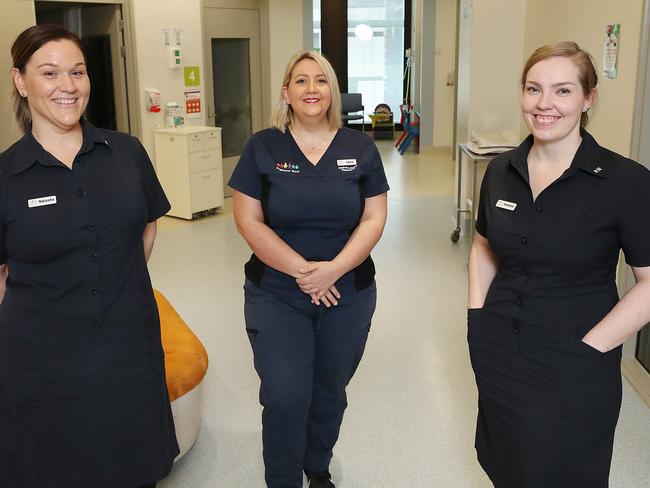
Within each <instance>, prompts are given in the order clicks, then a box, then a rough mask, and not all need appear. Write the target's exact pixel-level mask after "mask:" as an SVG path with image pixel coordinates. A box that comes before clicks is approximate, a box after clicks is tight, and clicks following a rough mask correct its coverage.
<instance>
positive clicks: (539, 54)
mask: <svg viewBox="0 0 650 488" xmlns="http://www.w3.org/2000/svg"><path fill="white" fill-rule="evenodd" d="M554 57H560V58H570V59H571V60H572V61H573V62H574V63H575V65H576V66H577V67H578V79H579V80H580V85H581V86H582V91H583V94H584V96H585V98H586V97H588V96H590V95H591V94H592V93H593V92H594V90H595V89H596V85H597V84H598V75H597V74H596V68H595V66H594V64H595V63H594V59H593V58H592V57H591V54H589V53H588V52H587V51H585V50H584V49H582V48H580V47H579V46H578V45H577V44H576V43H575V42H573V41H562V42H554V43H552V44H546V45H545V46H542V47H540V48H537V49H536V50H535V52H533V54H531V55H530V57H529V58H528V61H526V65H525V66H524V70H523V72H522V73H521V87H522V89H523V88H524V87H525V86H526V76H527V75H528V71H529V70H530V68H532V67H533V66H534V65H535V64H537V63H539V62H540V61H544V60H545V59H549V58H554ZM587 122H589V115H588V113H587V112H582V115H581V116H580V127H583V128H584V127H586V126H587Z"/></svg>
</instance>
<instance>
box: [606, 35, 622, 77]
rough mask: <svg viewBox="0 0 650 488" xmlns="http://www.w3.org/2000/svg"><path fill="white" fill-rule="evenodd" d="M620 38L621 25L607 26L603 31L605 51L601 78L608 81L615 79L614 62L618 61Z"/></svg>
mask: <svg viewBox="0 0 650 488" xmlns="http://www.w3.org/2000/svg"><path fill="white" fill-rule="evenodd" d="M620 38H621V24H615V23H611V24H607V27H606V31H605V51H604V54H603V76H604V77H605V78H609V79H610V80H613V79H616V62H617V60H618V44H619V41H620Z"/></svg>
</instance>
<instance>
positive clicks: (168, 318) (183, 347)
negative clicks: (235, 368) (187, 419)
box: [154, 290, 208, 402]
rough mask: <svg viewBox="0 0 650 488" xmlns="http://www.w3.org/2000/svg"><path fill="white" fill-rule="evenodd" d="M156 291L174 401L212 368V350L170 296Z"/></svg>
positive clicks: (169, 388)
mask: <svg viewBox="0 0 650 488" xmlns="http://www.w3.org/2000/svg"><path fill="white" fill-rule="evenodd" d="M154 295H155V297H156V303H157V304H158V313H159V314H160V335H161V338H162V346H163V351H164V352H165V370H166V379H167V390H168V391H169V401H170V402H173V401H174V400H176V399H177V398H179V397H182V396H183V395H185V394H186V393H188V392H189V391H191V390H192V389H194V387H196V385H198V384H199V383H200V382H201V380H202V379H203V377H204V376H205V374H206V372H207V371H208V353H207V352H206V351H205V348H204V347H203V344H201V341H200V340H199V339H198V337H196V336H195V335H194V333H193V332H192V330H191V329H190V328H189V327H188V326H187V324H185V322H184V321H183V319H182V318H181V317H180V315H178V313H177V312H176V310H174V307H172V306H171V304H170V303H169V301H168V300H167V298H165V296H164V295H163V294H162V293H160V292H159V291H158V290H154Z"/></svg>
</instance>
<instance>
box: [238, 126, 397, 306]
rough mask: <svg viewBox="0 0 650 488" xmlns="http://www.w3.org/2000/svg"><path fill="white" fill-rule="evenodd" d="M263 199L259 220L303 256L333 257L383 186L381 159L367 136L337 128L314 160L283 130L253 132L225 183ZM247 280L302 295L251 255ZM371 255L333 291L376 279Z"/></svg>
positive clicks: (351, 288)
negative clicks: (262, 215) (369, 200)
mask: <svg viewBox="0 0 650 488" xmlns="http://www.w3.org/2000/svg"><path fill="white" fill-rule="evenodd" d="M228 184H229V185H230V186H231V187H232V188H234V189H235V190H237V191H240V192H242V193H244V194H246V195H248V196H250V197H252V198H255V199H257V200H260V202H261V204H262V210H263V212H264V221H265V223H266V224H267V225H268V226H269V227H271V229H273V230H274V231H275V233H276V234H278V235H279V236H280V238H282V240H284V241H285V242H286V243H287V244H288V245H289V246H291V248H293V249H294V250H295V251H296V252H297V253H298V254H300V255H301V256H303V257H304V258H305V259H307V260H308V261H330V260H332V259H334V258H335V257H336V256H337V255H338V254H339V253H340V252H341V250H342V249H343V247H344V246H345V244H346V243H347V241H348V239H349V238H350V235H351V234H352V232H353V231H354V229H355V228H356V227H357V225H358V224H359V219H360V218H361V216H362V214H363V210H364V203H365V199H366V198H369V197H374V196H377V195H381V194H382V193H385V192H387V191H388V189H389V187H388V182H387V181H386V175H385V173H384V167H383V165H382V162H381V156H380V155H379V152H378V151H377V147H376V146H375V144H374V142H373V141H372V140H371V139H370V138H369V137H368V136H367V135H365V134H363V133H361V132H359V131H355V130H351V129H347V128H341V129H339V130H338V132H337V133H336V135H335V136H334V139H333V140H332V142H331V144H330V146H329V147H328V148H327V150H326V151H325V153H324V154H323V156H322V158H321V159H320V161H319V162H318V164H316V165H314V164H312V163H311V162H310V161H309V160H308V159H307V158H306V157H305V155H304V154H303V153H302V151H301V150H300V148H299V147H298V145H297V144H296V141H295V140H294V139H293V137H292V136H291V133H290V132H289V130H288V129H287V130H286V131H285V133H282V132H281V131H280V130H278V129H275V128H272V129H265V130H262V131H260V132H257V133H256V134H254V135H253V136H252V137H251V138H250V139H249V141H248V143H247V145H246V147H245V148H244V152H243V153H242V155H241V158H240V159H239V162H238V163H237V166H236V167H235V171H234V172H233V174H232V177H231V178H230V181H229V183H228ZM245 271H246V277H247V278H248V279H249V280H251V281H252V282H253V283H255V284H256V285H257V286H261V287H262V288H264V289H268V290H269V291H272V292H274V293H277V294H279V295H284V296H296V295H301V294H303V292H302V291H300V289H299V288H298V285H297V284H296V280H295V278H293V277H292V276H289V275H286V274H284V273H281V272H280V271H277V270H275V269H273V268H270V267H268V266H266V265H265V264H264V263H262V262H261V261H260V260H259V259H258V258H257V256H255V255H254V254H253V256H251V259H250V261H249V262H248V263H247V264H246V267H245ZM374 274H375V268H374V264H373V262H372V259H371V258H370V257H368V259H366V260H365V261H364V262H363V263H361V264H360V265H359V266H357V267H356V268H355V269H353V270H352V271H350V272H348V273H346V274H345V275H343V276H342V277H341V279H340V280H339V281H337V283H336V287H337V288H338V290H339V291H340V292H341V293H342V294H345V293H346V292H350V291H354V290H360V289H363V288H365V287H367V286H370V285H371V284H372V283H373V279H374Z"/></svg>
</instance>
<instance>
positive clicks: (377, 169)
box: [363, 138, 390, 198]
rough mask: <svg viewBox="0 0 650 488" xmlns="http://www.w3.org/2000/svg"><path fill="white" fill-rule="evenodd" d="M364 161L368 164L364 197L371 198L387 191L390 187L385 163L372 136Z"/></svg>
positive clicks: (364, 154) (366, 148)
mask: <svg viewBox="0 0 650 488" xmlns="http://www.w3.org/2000/svg"><path fill="white" fill-rule="evenodd" d="M363 162H364V163H365V164H367V165H368V171H367V173H366V175H365V180H364V185H363V187H364V197H365V198H370V197H375V196H377V195H381V194H382V193H386V192H387V191H388V190H389V189H390V187H389V186H388V180H387V179H386V173H385V172H384V164H383V163H382V161H381V156H380V155H379V151H378V150H377V146H376V145H375V143H374V142H373V141H372V140H371V139H370V138H368V144H367V145H366V147H365V149H364V153H363Z"/></svg>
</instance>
